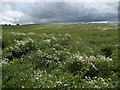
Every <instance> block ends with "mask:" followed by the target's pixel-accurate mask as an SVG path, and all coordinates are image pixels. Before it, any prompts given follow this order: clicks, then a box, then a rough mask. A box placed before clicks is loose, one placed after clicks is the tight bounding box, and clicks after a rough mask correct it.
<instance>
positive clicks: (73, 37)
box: [2, 23, 120, 88]
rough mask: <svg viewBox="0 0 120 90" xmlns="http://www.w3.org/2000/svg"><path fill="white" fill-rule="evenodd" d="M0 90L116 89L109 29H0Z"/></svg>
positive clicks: (114, 41) (114, 34) (113, 29)
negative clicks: (0, 81) (0, 88)
mask: <svg viewBox="0 0 120 90" xmlns="http://www.w3.org/2000/svg"><path fill="white" fill-rule="evenodd" d="M2 29H3V30H2V36H3V37H2V50H3V51H2V52H3V55H2V74H3V76H2V80H3V81H2V85H3V87H4V88H10V87H20V88H63V87H64V88H115V87H119V79H118V77H119V76H120V72H119V70H120V69H119V68H118V45H119V44H118V30H117V24H113V23H94V24H93V23H46V24H31V25H18V26H13V25H10V26H7V25H3V26H2Z"/></svg>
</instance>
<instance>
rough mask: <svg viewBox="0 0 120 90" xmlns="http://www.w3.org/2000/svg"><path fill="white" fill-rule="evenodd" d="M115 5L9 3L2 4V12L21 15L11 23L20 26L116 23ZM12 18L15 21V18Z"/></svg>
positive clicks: (106, 3)
mask: <svg viewBox="0 0 120 90" xmlns="http://www.w3.org/2000/svg"><path fill="white" fill-rule="evenodd" d="M117 5H118V3H117V2H89V3H88V2H26V3H25V2H9V3H4V4H3V12H6V11H9V10H12V11H17V12H21V13H23V16H21V17H18V18H19V21H11V22H12V23H21V24H24V23H29V22H33V23H51V22H87V21H88V22H92V21H109V22H116V21H117V18H118V17H117V15H118V12H117V11H118V9H117ZM5 16H7V15H5ZM11 17H12V16H11ZM13 18H14V19H17V17H13Z"/></svg>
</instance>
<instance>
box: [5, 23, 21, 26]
mask: <svg viewBox="0 0 120 90" xmlns="http://www.w3.org/2000/svg"><path fill="white" fill-rule="evenodd" d="M5 25H11V24H5ZM18 25H20V24H18V23H17V24H16V26H18Z"/></svg>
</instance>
